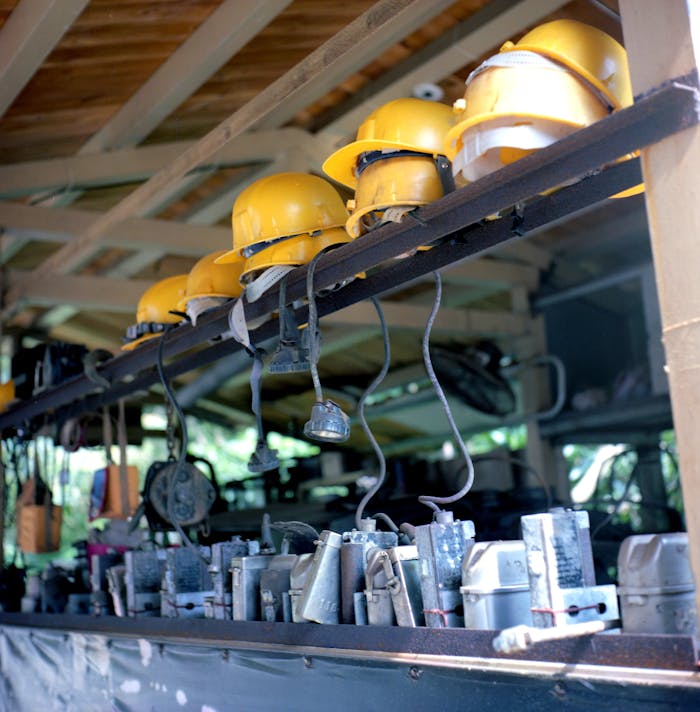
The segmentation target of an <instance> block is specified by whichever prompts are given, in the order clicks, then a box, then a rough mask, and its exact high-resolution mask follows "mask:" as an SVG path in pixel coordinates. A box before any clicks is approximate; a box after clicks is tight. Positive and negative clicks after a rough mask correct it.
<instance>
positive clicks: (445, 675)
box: [0, 626, 700, 712]
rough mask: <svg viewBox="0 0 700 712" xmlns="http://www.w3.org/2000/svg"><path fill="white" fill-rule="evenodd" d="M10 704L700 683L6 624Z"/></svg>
mask: <svg viewBox="0 0 700 712" xmlns="http://www.w3.org/2000/svg"><path fill="white" fill-rule="evenodd" d="M0 670H1V673H2V675H1V678H0V711H1V712H24V711H25V710H26V711H27V712H49V711H54V710H57V711H59V710H60V711H61V712H69V711H70V712H73V711H75V712H93V711H95V712H97V711H100V712H102V711H110V712H112V711H115V710H118V711H119V712H127V711H141V710H143V711H144V712H173V711H175V712H178V711H179V710H182V711H183V712H185V711H190V710H195V711H196V712H225V711H228V710H236V711H244V712H255V711H257V710H264V711H268V710H285V711H286V710H303V711H304V712H307V711H310V712H313V711H315V710H318V711H325V710H332V711H333V712H344V711H345V710H347V711H348V712H355V711H356V710H363V711H371V710H382V711H383V712H386V710H388V709H393V710H399V711H400V712H408V711H413V710H426V711H427V710H430V712H436V710H451V709H455V710H457V709H458V710H475V711H476V712H484V711H485V710H489V709H498V710H512V709H519V708H527V709H528V712H536V711H537V710H561V709H562V708H566V709H568V710H586V712H590V709H593V708H596V707H597V708H604V709H610V710H616V709H623V708H625V707H627V708H629V709H630V710H635V712H646V711H648V710H688V709H700V694H699V691H698V688H695V689H683V688H678V687H675V688H672V689H671V688H665V687H662V686H654V685H630V684H625V683H623V682H619V683H617V682H601V681H593V682H589V681H585V680H563V679H561V678H560V677H559V678H557V677H549V678H542V677H535V676H532V677H529V676H526V675H522V674H520V675H515V674H504V673H502V672H494V671H488V670H479V669H456V668H454V667H450V666H448V665H446V666H445V667H440V666H439V665H438V666H435V665H432V666H431V665H422V664H421V663H420V661H419V660H413V661H405V662H402V661H400V660H382V659H377V658H374V657H373V658H371V659H370V656H367V654H365V656H364V657H363V655H362V653H361V652H359V651H358V654H357V656H353V657H341V656H338V655H335V656H334V655H333V651H332V650H328V651H325V652H323V653H322V654H318V651H316V652H309V651H308V650H307V651H305V652H303V651H302V650H301V649H300V650H299V652H296V651H294V650H291V651H289V652H288V651H270V650H245V649H236V648H235V647H230V648H228V647H227V648H223V647H213V646H211V645H198V644H192V645H185V644H181V643H170V642H167V643H159V642H155V641H149V640H146V639H143V638H141V639H139V638H124V637H118V636H109V635H103V634H92V633H79V632H75V631H60V630H59V631H56V630H46V629H39V628H29V627H19V626H17V627H15V626H0Z"/></svg>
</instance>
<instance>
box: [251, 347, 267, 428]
mask: <svg viewBox="0 0 700 712" xmlns="http://www.w3.org/2000/svg"><path fill="white" fill-rule="evenodd" d="M262 375H263V356H262V351H261V350H260V349H257V348H256V349H255V350H254V352H253V369H252V371H251V373H250V394H251V404H250V405H251V410H252V411H253V415H255V422H256V425H257V429H258V441H260V442H264V441H265V431H264V430H263V422H262V408H261V407H260V391H261V390H262Z"/></svg>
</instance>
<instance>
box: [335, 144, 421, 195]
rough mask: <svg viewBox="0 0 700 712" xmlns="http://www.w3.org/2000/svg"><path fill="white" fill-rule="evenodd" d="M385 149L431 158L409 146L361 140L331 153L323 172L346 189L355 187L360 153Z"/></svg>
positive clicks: (419, 149)
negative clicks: (418, 153) (356, 168)
mask: <svg viewBox="0 0 700 712" xmlns="http://www.w3.org/2000/svg"><path fill="white" fill-rule="evenodd" d="M386 149H394V150H396V151H406V150H411V151H421V152H422V153H425V154H426V155H428V156H432V155H433V153H432V152H431V151H423V150H422V149H421V148H419V147H416V146H410V145H408V144H406V143H399V142H397V141H386V140H381V141H380V140H377V139H361V140H360V141H353V142H352V143H349V144H348V145H347V146H343V147H342V148H339V149H338V150H337V151H336V152H335V153H332V154H331V155H330V156H328V158H326V160H325V161H324V162H323V166H322V168H323V171H324V173H325V174H326V175H328V176H330V177H331V178H332V179H333V180H334V181H337V182H338V183H342V184H343V185H346V186H347V187H348V188H355V187H356V186H357V176H356V175H355V165H356V163H357V159H358V157H359V156H360V155H361V154H362V153H367V152H369V151H382V150H386Z"/></svg>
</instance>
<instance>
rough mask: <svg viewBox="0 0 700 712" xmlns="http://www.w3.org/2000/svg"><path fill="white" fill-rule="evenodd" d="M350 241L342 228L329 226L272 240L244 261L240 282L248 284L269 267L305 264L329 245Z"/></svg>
mask: <svg viewBox="0 0 700 712" xmlns="http://www.w3.org/2000/svg"><path fill="white" fill-rule="evenodd" d="M344 242H350V236H349V235H348V234H347V232H345V230H344V229H343V228H338V227H334V228H330V229H328V230H323V231H322V232H321V233H320V234H318V235H313V236H311V235H296V236H294V237H289V238H287V239H286V240H279V241H277V242H274V243H273V244H272V245H270V247H267V248H265V249H264V250H260V252H256V253H255V254H254V255H252V256H251V257H249V258H248V259H247V260H246V261H245V266H244V268H243V273H242V274H241V282H242V283H243V284H248V283H249V282H252V281H253V280H254V279H255V278H256V277H258V276H259V275H260V274H261V273H262V272H264V271H265V270H266V269H269V268H270V267H276V266H280V265H287V266H290V267H291V266H298V265H305V264H307V263H309V262H311V260H312V259H313V258H314V257H315V256H316V255H317V254H318V253H319V252H320V251H321V250H323V249H325V248H326V247H328V246H329V245H338V244H341V243H344Z"/></svg>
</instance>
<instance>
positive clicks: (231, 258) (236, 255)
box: [214, 250, 241, 265]
mask: <svg viewBox="0 0 700 712" xmlns="http://www.w3.org/2000/svg"><path fill="white" fill-rule="evenodd" d="M240 259H241V253H240V252H239V251H238V250H229V251H228V252H224V254H223V255H220V256H219V257H217V258H216V259H215V260H214V264H215V265H225V264H230V263H231V262H238V261H239V260H240Z"/></svg>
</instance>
